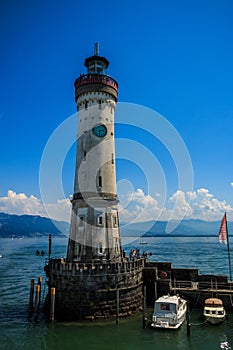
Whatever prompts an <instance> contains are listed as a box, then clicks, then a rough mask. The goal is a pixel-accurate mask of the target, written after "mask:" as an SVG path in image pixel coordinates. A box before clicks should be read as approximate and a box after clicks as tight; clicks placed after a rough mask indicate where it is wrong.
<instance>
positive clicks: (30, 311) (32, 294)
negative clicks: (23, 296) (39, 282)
mask: <svg viewBox="0 0 233 350" xmlns="http://www.w3.org/2000/svg"><path fill="white" fill-rule="evenodd" d="M34 282H35V281H34V279H32V280H31V282H30V297H29V308H28V311H29V313H30V314H31V313H32V312H33V296H34Z"/></svg>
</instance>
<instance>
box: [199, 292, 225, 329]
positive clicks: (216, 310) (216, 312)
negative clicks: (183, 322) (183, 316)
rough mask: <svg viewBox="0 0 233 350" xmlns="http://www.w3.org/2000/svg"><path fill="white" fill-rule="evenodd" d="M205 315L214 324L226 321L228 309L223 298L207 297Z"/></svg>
mask: <svg viewBox="0 0 233 350" xmlns="http://www.w3.org/2000/svg"><path fill="white" fill-rule="evenodd" d="M203 315H204V317H205V319H206V320H207V321H208V322H210V323H212V324H218V323H221V322H223V321H225V319H226V311H225V309H224V306H223V302H222V300H221V299H218V298H208V299H206V300H205V305H204V311H203Z"/></svg>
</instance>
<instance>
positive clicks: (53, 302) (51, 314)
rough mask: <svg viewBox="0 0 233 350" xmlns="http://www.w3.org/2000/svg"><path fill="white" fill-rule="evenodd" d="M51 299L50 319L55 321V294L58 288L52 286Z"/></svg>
mask: <svg viewBox="0 0 233 350" xmlns="http://www.w3.org/2000/svg"><path fill="white" fill-rule="evenodd" d="M50 295H51V299H50V321H51V322H54V310H55V296H56V289H55V288H51V294H50Z"/></svg>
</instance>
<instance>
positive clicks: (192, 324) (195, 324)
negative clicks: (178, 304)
mask: <svg viewBox="0 0 233 350" xmlns="http://www.w3.org/2000/svg"><path fill="white" fill-rule="evenodd" d="M208 321H209V318H207V319H206V320H205V321H204V322H201V323H190V326H202V325H203V324H205V323H206V322H208Z"/></svg>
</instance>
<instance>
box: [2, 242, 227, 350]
mask: <svg viewBox="0 0 233 350" xmlns="http://www.w3.org/2000/svg"><path fill="white" fill-rule="evenodd" d="M145 240H146V242H147V243H148V244H147V245H144V246H140V245H139V241H137V242H134V241H133V240H132V239H130V238H127V239H126V238H125V239H123V243H128V244H126V245H124V247H123V248H124V250H125V251H126V253H128V252H129V250H130V249H131V248H134V247H136V246H137V247H140V249H141V252H142V250H146V251H147V252H151V253H152V256H150V259H151V260H155V261H171V262H172V266H173V267H190V268H199V270H200V273H202V274H205V273H206V274H221V275H227V274H228V260H227V250H226V247H225V246H222V245H220V244H219V243H218V241H217V238H215V237H208V238H206V237H202V238H200V237H198V238H194V237H192V238H188V237H184V238H180V237H159V238H146V239H145ZM66 246H67V239H66V238H64V239H63V238H62V239H61V238H59V239H54V240H53V246H52V256H53V257H64V256H65V255H66ZM36 250H39V251H41V250H44V251H47V250H48V240H47V239H44V238H41V239H14V240H11V239H0V254H1V255H2V258H0V349H9V350H13V349H17V350H21V349H22V350H27V349H28V350H29V349H30V350H37V349H38V350H39V349H49V350H55V349H56V350H60V349H61V350H63V349H64V350H69V349H70V350H71V349H75V350H76V349H78V350H100V349H101V350H147V349H148V350H149V349H150V350H152V349H156V350H160V349H161V350H164V349H171V350H185V349H192V350H202V349H203V350H204V349H205V350H208V349H211V350H212V349H213V350H214V349H221V348H225V349H230V348H232V349H233V314H232V313H229V317H228V320H227V321H226V322H224V323H223V324H221V325H218V326H212V325H210V324H207V323H205V324H203V318H202V315H201V311H200V310H191V323H192V326H191V336H190V337H188V336H187V335H186V325H185V324H184V325H183V326H182V327H181V328H180V329H179V330H178V331H166V330H163V331H159V330H152V329H150V327H147V328H146V329H143V328H142V315H138V316H136V317H134V318H131V319H127V320H120V324H119V325H118V326H116V325H115V322H114V321H111V322H110V321H107V322H106V321H105V322H93V323H86V322H80V323H56V322H55V323H54V324H50V323H47V322H46V321H45V320H44V317H43V312H42V310H41V312H40V315H39V319H38V321H37V322H36V321H34V319H33V318H30V319H29V318H28V301H29V288H30V280H31V279H32V278H34V279H35V280H37V277H38V276H40V275H42V277H43V283H42V300H44V297H45V295H46V294H47V287H46V283H45V275H44V273H43V267H44V265H45V259H46V257H41V256H36V254H35V252H36ZM232 261H233V260H232ZM151 314H152V310H150V309H148V310H147V316H148V319H150V318H151ZM226 342H227V343H228V346H226ZM224 344H225V347H224Z"/></svg>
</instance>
